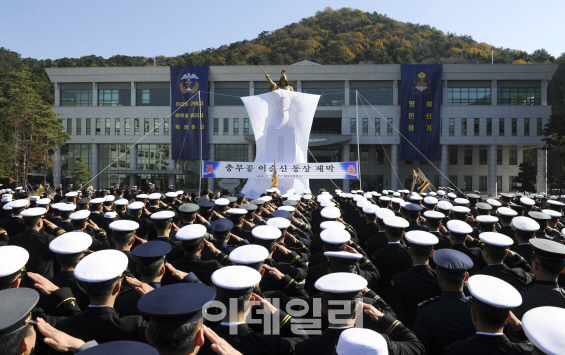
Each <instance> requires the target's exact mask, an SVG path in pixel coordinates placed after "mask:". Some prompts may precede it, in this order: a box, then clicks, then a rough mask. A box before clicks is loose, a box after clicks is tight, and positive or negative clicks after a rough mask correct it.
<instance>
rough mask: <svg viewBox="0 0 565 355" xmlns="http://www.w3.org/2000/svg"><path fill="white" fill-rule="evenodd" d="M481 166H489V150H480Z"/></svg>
mask: <svg viewBox="0 0 565 355" xmlns="http://www.w3.org/2000/svg"><path fill="white" fill-rule="evenodd" d="M479 165H487V150H486V149H479Z"/></svg>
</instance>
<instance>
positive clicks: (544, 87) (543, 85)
mask: <svg viewBox="0 0 565 355" xmlns="http://www.w3.org/2000/svg"><path fill="white" fill-rule="evenodd" d="M541 104H542V105H544V106H545V105H547V80H542V81H541Z"/></svg>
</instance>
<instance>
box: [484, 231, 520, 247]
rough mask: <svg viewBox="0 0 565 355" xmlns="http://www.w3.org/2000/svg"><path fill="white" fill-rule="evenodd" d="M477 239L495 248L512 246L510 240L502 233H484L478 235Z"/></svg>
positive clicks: (512, 242)
mask: <svg viewBox="0 0 565 355" xmlns="http://www.w3.org/2000/svg"><path fill="white" fill-rule="evenodd" d="M479 239H480V240H481V241H482V242H484V243H485V244H489V245H493V246H495V247H507V246H510V245H512V244H514V241H513V240H512V238H510V237H509V236H507V235H504V234H502V233H495V232H484V233H481V234H479Z"/></svg>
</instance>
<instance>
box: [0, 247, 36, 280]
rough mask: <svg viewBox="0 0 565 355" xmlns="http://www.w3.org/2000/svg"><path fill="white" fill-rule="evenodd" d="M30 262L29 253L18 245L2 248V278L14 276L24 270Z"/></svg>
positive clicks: (0, 255) (0, 252) (0, 273)
mask: <svg viewBox="0 0 565 355" xmlns="http://www.w3.org/2000/svg"><path fill="white" fill-rule="evenodd" d="M28 260H29V253H28V251H27V250H25V249H24V248H22V247H18V246H16V245H5V246H3V247H0V277H5V276H9V275H12V274H13V273H15V272H17V271H20V270H23V267H24V266H25V265H26V263H27V261H28Z"/></svg>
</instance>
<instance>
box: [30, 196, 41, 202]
mask: <svg viewBox="0 0 565 355" xmlns="http://www.w3.org/2000/svg"><path fill="white" fill-rule="evenodd" d="M29 200H30V201H37V200H39V196H30V197H29Z"/></svg>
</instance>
